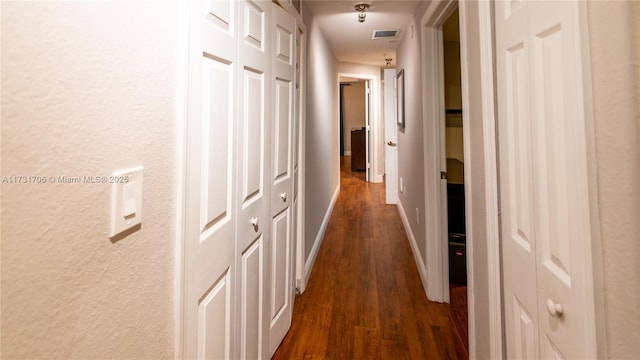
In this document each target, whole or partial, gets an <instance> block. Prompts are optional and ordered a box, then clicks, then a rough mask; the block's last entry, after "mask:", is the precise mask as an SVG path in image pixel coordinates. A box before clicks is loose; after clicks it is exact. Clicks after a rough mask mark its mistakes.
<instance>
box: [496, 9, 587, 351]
mask: <svg viewBox="0 0 640 360" xmlns="http://www.w3.org/2000/svg"><path fill="white" fill-rule="evenodd" d="M578 13H579V12H578V2H576V1H555V2H546V1H538V2H501V1H499V2H497V3H496V14H497V15H498V16H497V17H496V54H497V61H498V63H497V67H498V71H497V74H498V126H499V145H500V146H499V148H500V177H501V181H500V187H501V189H500V190H501V192H500V193H501V208H502V226H503V229H502V233H503V244H502V249H503V256H502V258H503V274H504V296H505V299H514V300H513V301H505V308H506V309H505V314H506V315H507V319H506V321H505V326H506V332H505V334H506V338H507V357H509V358H511V357H522V358H540V357H542V358H554V359H555V358H558V359H563V358H566V357H569V358H589V357H595V354H596V349H595V343H596V342H595V330H594V329H595V320H594V319H595V315H594V312H593V311H594V310H593V305H592V304H593V290H592V285H591V284H592V281H593V280H592V278H591V277H590V274H591V272H590V268H591V253H590V244H591V238H590V219H589V214H590V213H589V206H590V204H589V203H588V200H587V199H588V198H589V196H588V190H587V179H588V172H587V166H586V145H585V139H586V135H585V133H586V132H585V116H584V100H583V89H582V63H581V58H580V56H581V53H580V46H581V45H580V33H579V31H578V23H577V18H578ZM530 325H531V328H533V329H534V330H535V331H534V332H533V333H532V332H531V331H530V330H528V329H529V328H530ZM523 329H527V330H526V331H523ZM523 334H526V335H523ZM530 340H533V345H532V346H531V345H530V342H529V341H530Z"/></svg>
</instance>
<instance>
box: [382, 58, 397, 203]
mask: <svg viewBox="0 0 640 360" xmlns="http://www.w3.org/2000/svg"><path fill="white" fill-rule="evenodd" d="M395 84H396V69H384V142H385V147H384V173H385V177H384V181H385V190H386V203H387V204H397V203H398V145H397V144H398V124H397V120H396V87H395Z"/></svg>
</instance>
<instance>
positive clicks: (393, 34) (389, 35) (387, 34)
mask: <svg viewBox="0 0 640 360" xmlns="http://www.w3.org/2000/svg"><path fill="white" fill-rule="evenodd" d="M399 34H400V30H374V31H373V36H371V38H372V39H376V40H377V39H397V38H398V35H399Z"/></svg>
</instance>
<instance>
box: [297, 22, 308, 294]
mask: <svg viewBox="0 0 640 360" xmlns="http://www.w3.org/2000/svg"><path fill="white" fill-rule="evenodd" d="M296 25H297V27H296V29H298V31H300V30H302V36H301V38H302V40H301V42H302V43H301V44H300V52H301V55H300V69H299V74H300V81H299V86H300V92H301V96H300V98H301V99H302V102H301V103H299V104H298V106H299V109H298V116H299V117H300V118H299V119H298V120H299V122H298V209H297V211H298V217H297V221H298V224H297V227H298V228H297V230H296V235H297V236H296V239H297V242H296V268H295V273H296V283H297V286H298V290H299V291H300V292H302V289H303V284H304V283H305V281H304V280H303V279H304V278H305V270H304V269H305V259H304V255H305V244H306V240H305V231H304V224H306V221H305V220H306V219H305V216H306V214H305V199H306V197H305V184H306V181H305V177H304V174H305V172H306V166H305V164H306V162H305V156H306V155H305V154H306V151H305V149H306V147H305V144H306V128H307V118H306V107H307V102H306V99H307V90H306V89H307V87H306V84H305V81H306V77H305V76H304V75H303V74H305V73H306V68H307V66H306V65H307V63H306V59H307V49H306V45H307V28H306V26H305V25H304V24H303V23H302V21H301V20H298V21H297V22H296Z"/></svg>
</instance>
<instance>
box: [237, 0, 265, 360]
mask: <svg viewBox="0 0 640 360" xmlns="http://www.w3.org/2000/svg"><path fill="white" fill-rule="evenodd" d="M239 12H240V13H239V28H240V39H239V40H240V41H239V43H240V44H239V46H240V49H239V55H240V58H239V63H240V66H239V80H238V94H239V96H238V102H239V108H238V144H237V151H238V182H237V185H238V197H237V208H238V210H237V211H238V225H237V242H238V245H237V249H238V250H237V251H238V253H237V256H238V261H239V268H240V276H239V277H238V280H239V281H238V287H239V292H238V293H239V297H240V301H239V304H238V305H239V314H238V318H237V324H238V325H239V326H238V328H239V329H240V344H239V345H240V346H239V347H240V354H239V356H236V357H235V358H240V359H258V358H263V357H266V350H268V348H267V345H268V339H265V337H266V336H268V326H267V325H268V319H267V318H266V315H267V304H268V302H267V301H268V294H269V289H268V288H267V286H268V285H269V284H268V279H269V273H268V268H267V266H268V262H267V261H268V251H269V242H270V240H271V239H270V232H269V229H270V220H271V219H270V216H269V196H270V186H269V175H268V174H269V168H270V164H271V159H270V154H269V149H270V145H271V139H270V136H269V132H270V126H271V92H270V89H269V87H270V79H271V63H270V57H269V56H270V55H269V54H270V47H271V36H270V34H269V29H270V20H271V16H270V13H271V3H270V2H269V1H251V0H245V1H241V2H239Z"/></svg>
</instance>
